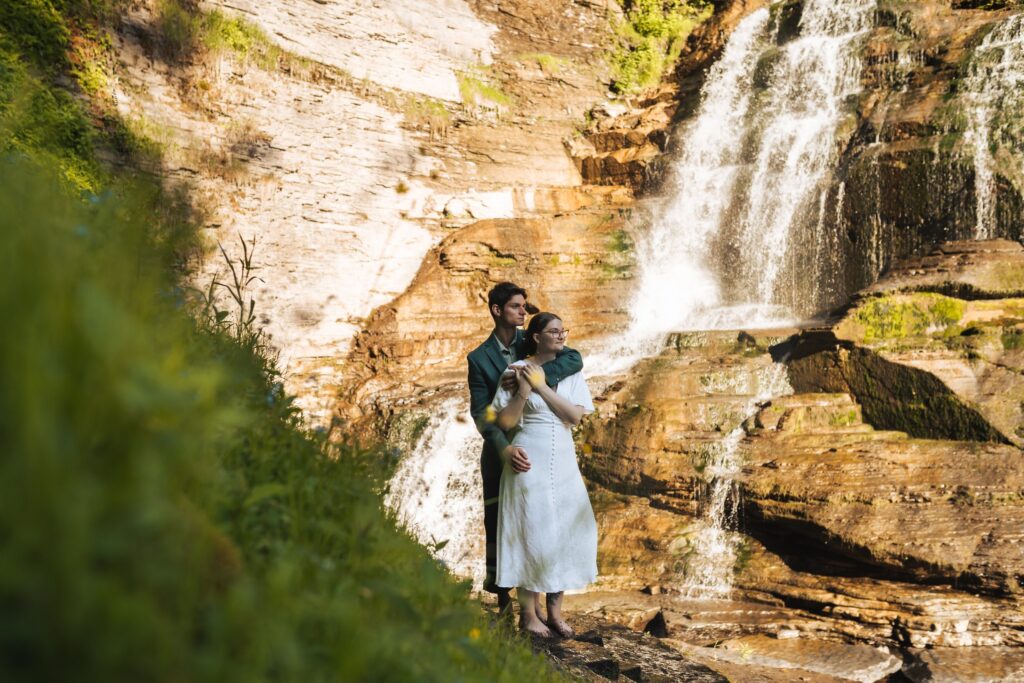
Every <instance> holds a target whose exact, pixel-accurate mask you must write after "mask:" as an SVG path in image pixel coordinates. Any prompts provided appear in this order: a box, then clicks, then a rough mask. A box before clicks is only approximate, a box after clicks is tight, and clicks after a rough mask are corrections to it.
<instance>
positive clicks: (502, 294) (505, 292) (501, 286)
mask: <svg viewBox="0 0 1024 683" xmlns="http://www.w3.org/2000/svg"><path fill="white" fill-rule="evenodd" d="M517 294H518V295H519V296H521V297H523V298H524V299H525V298H526V290H525V289H523V288H522V287H520V286H519V285H517V284H515V283H513V282H499V283H498V284H496V285H494V287H492V288H491V291H489V292H487V310H488V312H490V314H491V316H492V317H493V316H494V311H493V310H491V309H492V308H493V307H494V306H497V307H498V310H501V309H503V308H505V304H507V303H508V300H509V299H511V298H512V297H514V296H515V295H517ZM527 311H529V309H527Z"/></svg>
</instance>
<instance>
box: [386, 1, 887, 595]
mask: <svg viewBox="0 0 1024 683" xmlns="http://www.w3.org/2000/svg"><path fill="white" fill-rule="evenodd" d="M874 7H875V2H874V0H807V1H806V2H805V4H804V7H803V15H802V18H801V23H800V31H799V35H798V37H796V38H794V39H792V40H790V41H789V42H787V43H784V44H783V45H781V46H780V45H779V44H778V43H779V40H778V27H777V26H775V25H774V23H773V22H772V20H771V13H770V12H769V11H768V10H766V9H761V10H758V11H756V12H754V13H752V14H751V15H750V16H748V17H747V18H745V19H744V20H743V21H742V22H741V23H740V24H739V25H738V26H737V28H736V29H735V30H734V31H733V33H732V35H731V36H730V38H729V40H728V42H727V44H726V46H725V49H724V51H723V54H722V56H721V58H720V59H719V60H718V62H717V63H716V64H715V65H714V66H713V67H712V69H711V70H710V72H709V74H708V78H707V80H706V84H705V87H704V90H703V92H702V101H701V105H700V107H699V109H698V112H697V115H696V116H695V117H694V119H693V120H692V121H691V122H690V123H689V124H687V125H686V126H685V128H684V129H683V130H682V131H681V136H682V142H681V145H680V149H681V153H680V156H679V158H678V160H677V162H676V163H675V164H674V168H673V171H672V184H671V187H672V188H673V189H672V191H671V192H670V195H669V198H668V199H667V200H666V201H665V202H663V204H662V206H661V207H660V210H658V211H657V212H656V215H657V216H658V218H657V220H656V221H655V222H654V224H653V226H652V229H651V230H649V231H648V232H647V233H646V234H644V235H642V236H640V239H639V241H638V246H637V260H638V263H639V286H638V289H637V293H636V296H635V298H634V300H633V302H632V305H631V310H632V316H631V322H630V325H629V328H628V329H627V330H626V331H625V332H623V333H620V334H617V335H616V336H615V337H614V338H613V339H606V340H599V341H596V342H594V343H592V344H591V345H590V346H591V348H592V349H593V350H594V351H599V352H600V353H599V355H598V354H587V361H586V362H587V367H588V374H591V375H596V374H609V375H610V374H615V373H619V372H623V371H625V370H627V369H628V368H629V367H630V366H632V364H633V363H635V362H636V361H637V360H639V359H640V358H642V357H644V356H649V355H652V354H655V353H658V352H660V351H661V349H662V343H663V340H664V336H665V334H666V333H668V332H672V331H680V330H712V329H736V328H741V327H745V328H753V327H770V326H776V325H780V324H790V323H791V322H792V320H793V318H794V317H795V316H796V315H797V314H803V313H805V312H807V311H806V309H807V308H808V307H809V306H810V304H809V303H808V300H807V298H808V297H809V296H811V291H812V290H811V289H810V288H812V287H813V286H814V284H813V283H814V280H815V279H816V278H815V277H814V274H813V273H800V274H799V276H800V278H801V279H802V280H803V284H802V285H801V287H796V286H792V285H791V286H790V288H789V290H790V291H786V292H783V296H779V294H780V292H779V290H780V286H779V283H780V281H781V278H782V276H783V275H784V273H786V272H787V271H788V272H789V273H790V274H791V276H792V275H793V273H794V271H795V270H796V269H794V268H793V266H792V254H791V252H792V251H793V249H794V247H795V246H798V247H799V248H800V249H804V250H810V252H809V253H810V256H808V257H807V259H805V260H813V255H814V254H815V253H816V252H817V251H820V250H821V248H822V247H821V245H816V244H813V243H811V244H797V243H798V242H800V240H797V239H794V237H793V234H794V231H795V230H797V229H808V230H809V231H810V232H811V233H812V234H813V233H814V226H816V225H819V223H820V221H819V217H820V215H821V212H822V211H824V210H825V209H826V207H822V206H820V200H819V199H818V198H820V197H821V189H822V185H823V184H824V182H825V181H826V180H827V174H828V172H829V170H830V165H831V164H832V163H833V162H834V159H835V155H836V154H837V130H838V128H839V125H840V123H841V121H842V117H843V116H844V111H845V109H844V107H845V103H846V101H847V100H848V98H849V97H850V96H851V95H854V94H855V93H856V92H857V88H858V87H859V72H860V61H859V58H858V56H857V53H858V47H859V44H860V40H861V38H862V36H863V35H864V34H866V32H867V30H868V29H869V28H870V25H871V19H872V16H873V9H874ZM808 225H809V226H810V227H809V228H808ZM806 241H809V242H814V240H813V239H812V240H806ZM797 290H799V291H797ZM801 297H804V298H803V299H801ZM780 371H781V370H780ZM768 385H771V383H770V382H769V383H768ZM771 390H772V391H776V390H777V391H778V393H783V391H784V387H780V386H773V388H772V389H771ZM467 414H468V408H467V406H466V404H465V402H464V401H449V402H446V403H444V404H443V405H442V406H441V407H440V408H439V409H438V412H437V416H436V418H435V420H434V421H432V423H431V425H430V427H428V429H427V430H426V432H425V434H424V436H423V437H422V438H421V440H420V442H419V443H418V444H417V445H416V446H415V448H414V449H413V451H412V453H410V454H409V455H407V456H406V458H405V460H404V461H403V463H402V465H401V467H400V469H399V471H398V473H397V474H396V475H395V478H394V479H393V480H392V485H391V494H390V496H389V498H388V501H387V502H388V505H389V506H391V507H392V508H393V509H397V510H398V511H399V517H400V519H402V520H403V521H404V522H405V524H406V525H407V527H408V528H409V529H410V530H411V531H412V532H413V533H414V534H415V535H416V536H417V538H419V539H420V540H421V542H423V543H424V544H426V545H428V546H429V545H431V544H432V543H434V542H436V541H440V540H446V541H447V544H446V545H445V546H444V547H443V548H441V549H440V550H439V551H436V552H435V554H436V555H437V556H438V557H440V558H441V559H443V560H445V561H446V562H447V563H448V564H449V566H451V568H452V570H453V571H454V572H455V573H457V574H459V575H461V576H476V577H477V578H479V574H480V572H481V570H482V566H483V561H482V557H483V547H482V546H483V539H482V536H483V533H482V527H483V524H482V516H483V511H482V503H481V501H480V494H479V483H478V481H479V480H478V477H479V475H478V469H477V468H478V464H477V463H478V459H477V454H478V451H479V444H480V439H479V436H478V435H477V434H476V432H475V430H474V428H473V425H472V424H471V423H470V422H469V421H468V420H467V421H465V422H459V417H460V416H465V415H467ZM738 439H739V433H735V434H731V435H730V436H729V438H727V439H726V440H724V441H723V442H722V448H721V449H720V457H719V458H718V459H717V461H716V462H714V463H712V464H711V465H710V467H711V469H710V472H712V473H714V474H715V477H714V478H713V479H712V481H711V482H710V486H709V490H710V491H711V501H710V502H709V504H708V505H706V506H705V509H706V510H707V511H708V517H707V520H706V521H707V523H706V524H705V528H706V529H707V532H706V537H705V536H701V535H700V534H698V536H697V538H696V539H695V541H696V551H697V554H698V555H700V556H706V557H707V558H708V563H707V568H706V569H704V568H700V569H697V568H694V571H693V574H694V578H693V579H692V580H693V581H694V584H693V586H692V587H691V588H692V589H693V590H694V591H697V592H699V591H700V590H702V589H699V588H698V586H718V585H719V582H720V581H724V579H721V578H720V577H721V576H723V574H722V572H731V568H732V561H731V560H729V552H732V551H727V552H725V551H723V553H718V551H717V550H716V549H715V548H716V547H719V546H721V547H723V548H728V547H731V545H730V543H731V542H727V541H728V532H727V531H726V530H727V529H728V528H729V524H728V521H727V519H726V511H725V508H726V501H727V500H728V499H729V496H728V495H727V493H728V490H729V487H731V486H732V483H731V482H732V477H733V476H734V474H735V472H736V471H737V468H738V463H736V462H734V461H733V460H734V459H735V448H731V449H730V448H729V444H730V443H732V441H734V440H735V441H736V442H737V443H738ZM722 539H725V540H722ZM716 553H717V554H716ZM716 557H717V558H718V559H714V558H716ZM713 577H719V578H713ZM714 590H717V589H714ZM714 590H711V591H710V592H711V593H713V592H714ZM709 594H710V593H709Z"/></svg>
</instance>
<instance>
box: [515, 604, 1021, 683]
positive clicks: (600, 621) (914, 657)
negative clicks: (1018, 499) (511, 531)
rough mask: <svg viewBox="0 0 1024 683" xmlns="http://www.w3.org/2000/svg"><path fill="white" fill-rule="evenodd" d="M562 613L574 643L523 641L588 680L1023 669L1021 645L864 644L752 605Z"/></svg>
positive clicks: (578, 608)
mask: <svg viewBox="0 0 1024 683" xmlns="http://www.w3.org/2000/svg"><path fill="white" fill-rule="evenodd" d="M566 610H567V615H568V618H569V620H570V622H571V623H572V624H573V625H574V627H575V629H576V632H577V635H576V636H575V637H574V638H573V639H569V640H564V639H560V638H552V639H541V638H532V639H531V642H532V645H533V647H534V648H535V649H536V650H537V651H538V652H542V653H544V654H545V655H547V656H548V657H550V658H551V659H552V660H553V662H554V663H555V665H556V666H558V667H560V668H563V669H564V670H566V671H567V672H568V673H570V674H571V675H574V676H576V677H578V678H580V679H582V680H588V681H605V680H611V681H627V680H632V681H701V682H703V681H709V682H710V681H726V680H728V681H736V682H738V683H791V682H796V681H804V682H807V683H836V682H838V681H863V682H865V683H873V682H875V681H907V680H910V681H915V682H917V681H921V682H924V681H949V682H954V681H955V682H957V683H969V682H973V681H978V682H980V681H1005V682H1011V681H1016V680H1018V678H1017V676H1018V675H1019V674H1020V672H1021V667H1022V666H1024V659H1022V657H1024V654H1022V653H1024V650H1021V649H1020V648H1011V647H984V646H979V647H971V648H943V647H935V648H929V649H919V648H914V647H909V646H901V645H899V644H898V643H895V642H891V643H874V644H867V643H864V642H858V641H857V639H854V638H850V637H847V636H845V635H844V634H840V633H836V632H834V631H830V630H828V629H827V627H826V624H824V623H822V622H823V620H822V618H821V617H820V616H817V615H814V614H812V613H809V612H805V611H802V610H800V609H794V608H787V607H782V606H778V605H770V604H767V603H759V602H742V601H729V600H717V601H708V600H687V599H685V598H682V597H681V596H679V595H678V594H674V595H673V594H662V595H649V594H643V593H638V592H622V591H619V592H595V593H588V594H584V595H570V596H567V597H566Z"/></svg>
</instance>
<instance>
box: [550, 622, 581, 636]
mask: <svg viewBox="0 0 1024 683" xmlns="http://www.w3.org/2000/svg"><path fill="white" fill-rule="evenodd" d="M547 625H548V626H549V627H550V628H551V630H552V631H554V632H555V633H557V634H558V635H560V636H562V637H563V638H572V637H573V636H574V635H576V632H575V631H573V630H572V626H569V622H567V621H566V620H565V619H548V620H547Z"/></svg>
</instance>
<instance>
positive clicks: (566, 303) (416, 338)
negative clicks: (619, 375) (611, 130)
mask: <svg viewBox="0 0 1024 683" xmlns="http://www.w3.org/2000/svg"><path fill="white" fill-rule="evenodd" d="M531 201H532V205H533V206H534V208H535V209H536V211H537V212H538V215H537V217H535V218H523V219H513V220H507V219H496V220H484V221H479V222H476V223H472V224H470V225H469V226H467V227H465V228H462V229H460V230H458V231H456V232H454V233H453V234H452V235H451V236H450V237H448V238H446V239H445V240H443V241H442V242H441V244H439V245H438V246H437V247H435V248H434V249H433V250H432V251H431V252H430V254H429V255H428V258H427V259H425V261H424V264H423V265H422V267H421V268H420V270H419V272H418V273H417V275H416V277H415V278H414V280H413V282H412V284H411V285H410V286H409V287H408V289H407V290H406V291H405V292H404V293H403V294H402V295H401V296H400V297H398V298H397V299H395V300H394V301H393V302H391V303H390V304H388V305H387V306H383V307H381V308H379V309H377V310H376V311H375V312H374V313H373V315H372V316H371V317H370V318H369V320H368V321H367V323H366V325H365V327H364V330H363V331H362V332H361V333H360V334H359V336H358V338H357V340H356V344H355V347H354V349H353V352H352V353H351V355H350V356H349V358H348V359H345V362H346V363H347V367H346V369H345V372H346V373H347V375H348V377H349V382H348V384H347V389H346V392H347V393H346V395H345V399H346V401H345V403H346V404H347V405H349V406H351V407H353V408H358V410H359V412H355V413H349V415H350V416H352V417H355V418H358V417H360V415H369V416H371V417H373V416H374V415H375V414H376V411H378V409H380V408H381V407H383V408H384V409H385V410H387V404H389V403H391V402H392V400H393V399H394V398H396V397H408V396H411V395H415V394H417V393H419V392H420V391H422V390H423V389H427V388H435V387H439V386H443V385H446V384H452V383H459V384H461V383H463V382H464V381H465V373H466V364H465V356H466V353H468V352H469V351H471V350H472V349H473V348H475V347H476V346H477V345H478V344H480V343H481V342H482V341H484V339H486V338H487V335H488V334H489V333H490V330H491V329H492V327H493V322H492V321H491V318H490V315H489V314H488V312H487V291H488V290H489V289H490V288H491V287H492V286H493V285H494V284H496V283H497V282H500V281H502V280H514V281H515V282H516V283H518V284H519V285H521V286H523V287H524V288H526V290H527V292H528V293H529V294H530V301H531V302H533V303H534V304H535V305H537V306H539V307H540V308H542V309H544V310H551V311H555V312H557V313H559V314H560V315H562V316H563V317H564V319H565V320H566V326H567V327H570V328H571V329H572V330H573V343H575V341H576V340H586V339H587V338H588V337H592V336H594V335H598V334H602V333H606V332H608V331H610V330H613V329H615V328H616V327H618V326H621V325H622V323H623V322H624V320H625V317H626V304H627V301H628V300H627V292H628V286H629V282H630V279H631V278H632V276H633V267H634V260H633V256H632V255H631V253H630V252H629V251H628V246H627V245H628V243H629V240H630V236H629V231H628V230H627V228H628V219H629V215H630V211H631V209H630V205H631V203H632V195H631V193H630V192H629V191H628V190H627V189H625V188H614V187H607V188H587V187H583V188H565V189H561V190H549V191H544V192H541V191H537V192H536V193H535V194H534V196H533V199H532V200H531ZM542 210H547V211H548V212H549V213H548V214H547V215H546V216H545V215H540V212H541V211H542ZM378 402H379V403H380V404H381V405H378Z"/></svg>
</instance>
